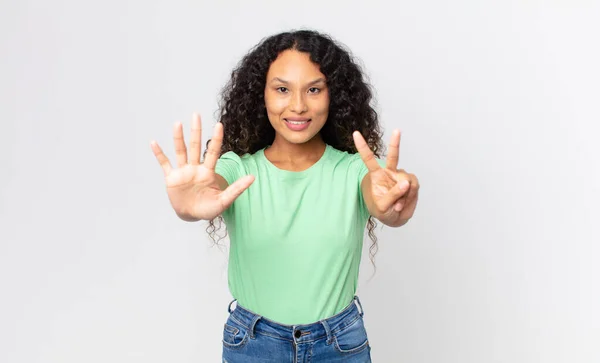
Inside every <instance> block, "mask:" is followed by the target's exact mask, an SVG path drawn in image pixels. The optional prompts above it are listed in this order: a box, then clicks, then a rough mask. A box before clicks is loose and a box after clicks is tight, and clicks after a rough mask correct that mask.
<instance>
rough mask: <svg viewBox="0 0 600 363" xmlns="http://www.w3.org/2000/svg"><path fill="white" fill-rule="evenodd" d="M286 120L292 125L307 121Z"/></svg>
mask: <svg viewBox="0 0 600 363" xmlns="http://www.w3.org/2000/svg"><path fill="white" fill-rule="evenodd" d="M287 122H289V123H291V124H292V125H303V124H305V123H307V122H308V121H290V120H287Z"/></svg>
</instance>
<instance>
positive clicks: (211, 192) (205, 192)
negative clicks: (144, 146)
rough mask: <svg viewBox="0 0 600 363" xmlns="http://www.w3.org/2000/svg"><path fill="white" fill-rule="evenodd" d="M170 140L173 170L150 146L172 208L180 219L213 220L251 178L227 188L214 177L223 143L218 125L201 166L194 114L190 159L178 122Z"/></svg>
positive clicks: (199, 128)
mask: <svg viewBox="0 0 600 363" xmlns="http://www.w3.org/2000/svg"><path fill="white" fill-rule="evenodd" d="M173 140H174V144H175V154H176V158H177V168H173V167H172V165H171V163H170V161H169V159H168V158H167V157H166V156H165V154H164V153H163V151H162V149H161V147H160V146H159V145H158V143H157V142H156V141H152V142H151V143H150V145H151V148H152V151H153V152H154V156H156V159H157V160H158V162H159V164H160V166H161V167H162V169H163V172H164V175H165V183H166V186H167V194H168V196H169V201H170V202H171V206H172V207H173V209H174V210H175V212H176V213H177V215H178V216H179V217H180V218H182V219H185V220H200V219H205V220H209V219H213V218H215V217H217V216H218V215H219V214H221V213H223V211H225V209H227V208H228V207H229V206H230V205H231V204H232V203H233V201H234V200H235V199H236V198H237V197H238V196H239V195H240V194H242V192H244V190H246V189H247V188H248V187H249V186H250V184H252V182H253V181H254V177H253V176H251V175H247V176H245V177H243V178H240V179H239V180H237V181H236V182H235V183H233V184H231V185H229V186H227V187H226V184H227V183H226V182H225V181H224V180H223V178H222V177H221V176H219V175H218V174H216V173H215V166H216V165H217V160H218V159H219V155H220V151H221V144H222V142H223V125H222V124H221V123H217V124H216V125H215V129H214V135H213V138H212V139H211V141H210V143H209V145H208V150H207V153H206V158H205V160H204V162H203V163H200V155H201V140H202V122H201V120H200V116H199V115H197V114H194V116H193V119H192V132H191V138H190V148H189V155H188V150H187V148H186V145H185V140H184V138H183V126H182V125H181V123H179V122H178V123H176V124H175V126H174V129H173ZM223 189H224V190H223Z"/></svg>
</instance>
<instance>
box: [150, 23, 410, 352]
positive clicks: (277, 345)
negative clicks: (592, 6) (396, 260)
mask: <svg viewBox="0 0 600 363" xmlns="http://www.w3.org/2000/svg"><path fill="white" fill-rule="evenodd" d="M222 96H223V104H222V105H221V116H220V120H219V121H220V122H218V123H217V124H216V126H215V128H214V134H213V138H212V140H210V141H209V143H208V147H207V150H206V153H205V158H204V162H203V163H200V154H201V150H200V142H201V121H200V118H199V116H198V115H194V117H193V120H192V133H191V141H190V147H189V154H188V152H187V148H186V145H185V142H184V138H183V130H182V126H181V124H180V123H176V125H175V129H174V142H175V148H176V155H177V168H173V167H172V166H171V164H170V162H169V160H168V159H167V157H166V156H165V155H164V154H163V152H162V150H161V148H160V147H159V146H158V145H157V144H156V142H152V149H153V152H154V154H155V156H156V158H157V159H158V161H159V163H160V165H161V166H162V168H163V170H164V173H165V178H166V184H167V193H168V196H169V200H170V202H171V205H172V207H173V209H174V210H175V212H176V213H177V215H178V216H179V217H180V218H181V219H183V220H186V221H197V220H209V221H210V227H212V231H211V232H212V234H211V235H214V232H215V228H214V227H215V225H214V219H215V218H221V216H222V218H223V219H224V220H225V224H226V227H227V231H228V233H229V235H230V241H231V248H230V259H229V274H228V279H229V288H230V291H231V293H232V295H233V297H234V298H235V299H234V301H236V300H237V304H236V308H235V309H234V310H232V309H231V306H232V304H230V305H229V312H230V315H229V317H228V319H227V321H226V323H225V327H224V330H223V361H224V362H230V363H234V362H266V361H268V362H305V361H307V360H310V361H311V362H334V361H340V362H370V360H371V358H370V350H371V348H370V346H369V342H368V338H367V333H366V331H365V328H364V323H363V311H362V307H361V306H360V301H359V300H358V297H357V296H355V295H354V294H355V292H356V285H357V280H358V271H359V264H360V257H361V251H362V243H363V235H364V229H365V226H366V225H367V223H368V227H369V234H370V235H371V238H372V239H373V243H374V244H373V246H372V247H376V245H375V239H374V235H373V229H374V227H375V223H374V221H373V219H372V218H373V217H374V218H377V219H378V220H379V221H381V222H382V223H384V224H386V225H388V226H392V227H398V226H402V225H403V224H405V223H406V222H407V221H408V220H409V219H410V218H411V217H412V215H413V213H414V210H415V208H416V203H417V199H418V190H419V183H418V181H417V178H416V177H415V176H414V175H413V174H409V173H406V172H405V171H403V170H398V169H397V164H398V155H399V147H400V132H399V131H398V130H395V131H394V132H393V133H392V137H391V143H390V147H389V154H388V156H387V159H386V160H385V161H380V160H378V159H377V157H379V151H380V150H381V149H382V145H381V144H382V142H381V131H380V126H379V122H378V118H377V114H376V112H375V111H374V110H373V108H372V107H371V106H370V101H371V96H372V95H371V91H370V89H369V86H368V85H367V84H366V83H365V81H364V80H363V75H362V72H361V70H360V68H359V67H358V66H357V65H356V63H355V62H354V61H353V60H352V58H351V56H350V54H349V52H347V51H346V50H344V49H343V47H342V46H340V45H338V44H337V43H336V42H335V41H333V40H332V39H331V38H330V37H328V36H326V35H323V34H319V33H317V32H314V31H308V30H302V31H295V32H286V33H281V34H277V35H274V36H271V37H269V38H266V39H264V40H263V41H262V42H261V43H259V44H258V45H257V46H256V47H254V48H253V49H252V50H251V51H250V52H249V53H248V54H247V55H246V56H245V57H244V58H243V59H242V61H241V62H240V64H239V66H238V67H237V68H236V69H235V70H234V71H233V73H232V77H231V80H230V81H229V83H228V85H227V86H226V87H225V88H224V90H223V94H222ZM232 303H233V301H232Z"/></svg>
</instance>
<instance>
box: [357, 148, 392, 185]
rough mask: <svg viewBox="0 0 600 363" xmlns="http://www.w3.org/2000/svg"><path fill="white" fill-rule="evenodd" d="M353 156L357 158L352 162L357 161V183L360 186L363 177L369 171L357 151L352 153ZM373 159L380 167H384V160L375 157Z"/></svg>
mask: <svg viewBox="0 0 600 363" xmlns="http://www.w3.org/2000/svg"><path fill="white" fill-rule="evenodd" d="M354 157H355V158H356V159H357V160H354V162H356V163H358V185H359V186H360V185H361V184H362V181H363V179H364V177H365V176H366V175H367V174H368V173H369V169H367V165H365V162H364V161H363V160H362V159H361V157H360V154H359V153H356V154H354ZM375 160H377V163H378V164H379V165H380V166H381V167H382V168H385V160H382V159H377V158H376V159H375Z"/></svg>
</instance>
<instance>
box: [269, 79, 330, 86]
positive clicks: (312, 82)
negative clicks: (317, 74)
mask: <svg viewBox="0 0 600 363" xmlns="http://www.w3.org/2000/svg"><path fill="white" fill-rule="evenodd" d="M273 82H281V83H284V84H289V83H290V82H288V81H286V80H285V79H281V78H279V77H275V78H273V79H272V80H271V83H273ZM319 82H325V78H323V77H321V78H317V79H315V80H314V81H311V82H308V86H312V85H313V84H317V83H319Z"/></svg>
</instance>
